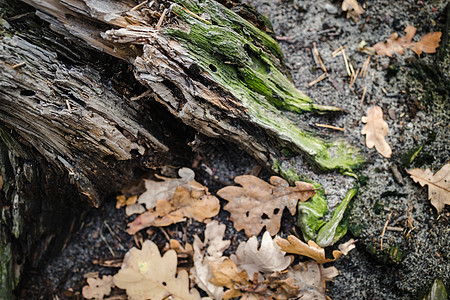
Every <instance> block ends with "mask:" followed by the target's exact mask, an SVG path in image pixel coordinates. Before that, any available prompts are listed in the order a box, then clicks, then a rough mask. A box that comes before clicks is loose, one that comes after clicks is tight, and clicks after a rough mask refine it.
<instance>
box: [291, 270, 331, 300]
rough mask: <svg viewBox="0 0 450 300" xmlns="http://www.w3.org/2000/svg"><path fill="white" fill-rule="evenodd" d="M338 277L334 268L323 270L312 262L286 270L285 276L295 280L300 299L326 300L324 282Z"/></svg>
mask: <svg viewBox="0 0 450 300" xmlns="http://www.w3.org/2000/svg"><path fill="white" fill-rule="evenodd" d="M337 275H339V271H338V270H337V269H336V268H335V267H328V268H324V267H323V266H322V265H320V264H317V263H316V262H313V261H307V262H303V263H302V262H301V263H299V264H298V265H295V266H294V267H291V268H289V269H288V272H287V273H286V276H287V277H288V278H292V279H294V280H295V285H296V286H297V287H298V289H299V296H301V299H308V300H310V299H321V300H322V299H323V300H325V299H327V297H326V296H325V282H326V281H330V280H332V279H333V278H334V277H336V276H337Z"/></svg>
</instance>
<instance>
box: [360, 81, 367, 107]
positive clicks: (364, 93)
mask: <svg viewBox="0 0 450 300" xmlns="http://www.w3.org/2000/svg"><path fill="white" fill-rule="evenodd" d="M366 92H367V85H366V86H365V87H364V91H363V94H362V97H361V102H359V108H361V106H362V105H363V102H364V97H366Z"/></svg>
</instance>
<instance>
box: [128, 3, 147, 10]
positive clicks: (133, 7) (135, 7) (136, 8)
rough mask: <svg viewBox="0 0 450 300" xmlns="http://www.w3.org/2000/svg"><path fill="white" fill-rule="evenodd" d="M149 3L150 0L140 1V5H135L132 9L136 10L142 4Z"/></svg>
mask: <svg viewBox="0 0 450 300" xmlns="http://www.w3.org/2000/svg"><path fill="white" fill-rule="evenodd" d="M147 3H148V0H145V1H142V2H141V3H139V4H138V5H136V6H135V7H133V8H132V9H130V11H135V10H138V9H139V8H141V7H142V6H144V5H145V4H147Z"/></svg>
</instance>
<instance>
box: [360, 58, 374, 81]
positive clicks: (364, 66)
mask: <svg viewBox="0 0 450 300" xmlns="http://www.w3.org/2000/svg"><path fill="white" fill-rule="evenodd" d="M371 59H372V56H371V55H369V57H368V58H367V59H366V61H365V62H364V64H363V66H362V69H361V74H362V77H363V78H366V75H367V72H368V71H369V65H370V60H371Z"/></svg>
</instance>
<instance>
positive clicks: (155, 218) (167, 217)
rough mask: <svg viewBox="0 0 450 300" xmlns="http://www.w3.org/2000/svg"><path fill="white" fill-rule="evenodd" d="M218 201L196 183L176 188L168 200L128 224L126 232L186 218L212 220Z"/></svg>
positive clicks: (168, 223) (217, 210)
mask: <svg viewBox="0 0 450 300" xmlns="http://www.w3.org/2000/svg"><path fill="white" fill-rule="evenodd" d="M219 210H220V203H219V199H217V198H216V197H215V196H212V195H211V194H209V192H208V189H207V188H206V187H204V186H203V185H201V184H199V183H198V182H195V181H193V182H191V183H190V184H189V190H188V189H187V187H177V188H176V189H175V192H174V195H173V197H172V199H170V200H159V201H158V203H157V204H156V207H155V208H154V209H151V210H149V211H147V212H145V213H143V214H141V215H140V216H138V217H137V218H136V219H135V220H134V221H133V222H131V223H129V224H128V229H127V232H128V233H129V234H135V233H136V232H138V231H139V230H141V229H143V228H146V227H149V226H167V225H170V224H174V223H178V222H182V221H184V220H186V217H188V218H192V219H194V220H197V221H199V222H203V221H204V220H205V219H208V218H212V217H214V216H215V215H217V214H218V213H219Z"/></svg>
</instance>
